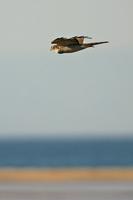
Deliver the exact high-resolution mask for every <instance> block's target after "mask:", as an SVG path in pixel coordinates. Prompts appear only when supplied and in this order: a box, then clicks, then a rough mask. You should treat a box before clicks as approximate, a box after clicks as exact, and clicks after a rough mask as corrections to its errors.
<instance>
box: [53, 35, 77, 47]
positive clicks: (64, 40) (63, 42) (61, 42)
mask: <svg viewBox="0 0 133 200" xmlns="http://www.w3.org/2000/svg"><path fill="white" fill-rule="evenodd" d="M51 44H57V45H61V46H69V45H74V44H79V43H78V40H76V38H74V37H73V38H63V37H61V38H57V39H55V40H53V41H52V42H51Z"/></svg>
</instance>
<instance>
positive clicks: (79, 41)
mask: <svg viewBox="0 0 133 200" xmlns="http://www.w3.org/2000/svg"><path fill="white" fill-rule="evenodd" d="M73 38H75V39H76V40H77V41H78V44H83V43H84V39H85V38H87V39H92V38H91V37H88V36H75V37H73Z"/></svg>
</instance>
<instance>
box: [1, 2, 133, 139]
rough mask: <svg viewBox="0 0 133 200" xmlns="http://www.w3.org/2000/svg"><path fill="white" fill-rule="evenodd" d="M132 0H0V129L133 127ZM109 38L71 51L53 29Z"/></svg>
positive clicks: (36, 131) (75, 131)
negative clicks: (54, 47)
mask: <svg viewBox="0 0 133 200" xmlns="http://www.w3.org/2000/svg"><path fill="white" fill-rule="evenodd" d="M132 8H133V1H132V0H101V1H97V0H82V1H76V0H67V1H65V0H55V1H53V0H23V1H22V0H12V1H10V0H0V137H3V136H6V137H13V136H17V137H18V136H30V137H34V136H39V135H40V136H57V135H59V136H67V135H69V136H71V135H74V136H78V135H81V136H82V135H88V136H91V135H93V136H95V135H106V136H109V135H117V134H119V135H120V136H121V135H127V134H132V135H133V76H132V74H133V59H132V56H133V55H132V53H133V23H132V19H133V12H132ZM75 35H88V36H91V37H92V38H93V39H92V41H104V40H108V41H109V44H104V45H99V46H97V47H95V48H92V49H91V48H90V49H86V50H84V51H81V52H77V53H74V54H69V55H68V54H67V55H66V54H64V55H58V54H55V53H53V52H50V51H49V49H50V46H51V44H50V43H51V41H52V40H53V39H55V38H56V37H72V36H75Z"/></svg>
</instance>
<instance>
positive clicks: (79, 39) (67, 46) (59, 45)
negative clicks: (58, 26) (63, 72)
mask: <svg viewBox="0 0 133 200" xmlns="http://www.w3.org/2000/svg"><path fill="white" fill-rule="evenodd" d="M85 38H88V39H91V38H90V37H88V36H75V37H72V38H64V37H61V38H57V39H55V40H53V41H52V42H51V44H53V45H52V46H51V49H50V50H51V51H54V52H56V53H59V54H62V53H73V52H76V51H80V50H83V49H86V48H89V47H94V46H95V45H98V44H104V43H108V41H104V42H91V43H84V39H85Z"/></svg>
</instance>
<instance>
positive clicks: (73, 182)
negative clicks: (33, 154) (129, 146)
mask: <svg viewBox="0 0 133 200" xmlns="http://www.w3.org/2000/svg"><path fill="white" fill-rule="evenodd" d="M0 199H1V200H35V199H36V200H42V199H43V200H45V199H46V200H56V199H58V200H62V199H64V200H88V199H90V200H103V199H108V200H132V199H133V169H131V168H129V169H127V168H125V169H122V168H120V169H119V168H114V169H113V168H108V169H103V168H97V169H94V168H92V169H91V168H89V169H78V168H72V169H63V168H62V169H55V168H54V169H22V168H21V169H1V170H0Z"/></svg>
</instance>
